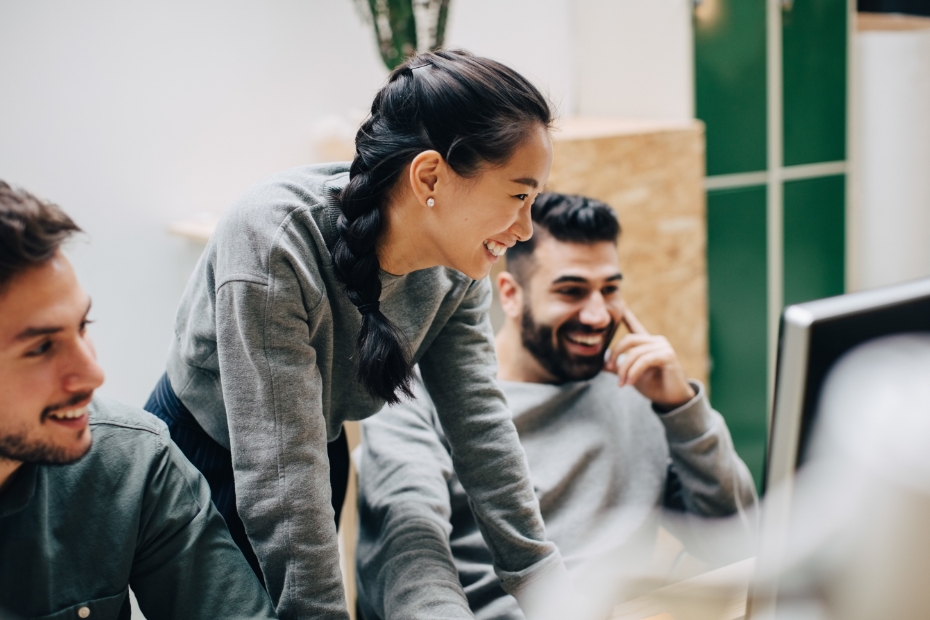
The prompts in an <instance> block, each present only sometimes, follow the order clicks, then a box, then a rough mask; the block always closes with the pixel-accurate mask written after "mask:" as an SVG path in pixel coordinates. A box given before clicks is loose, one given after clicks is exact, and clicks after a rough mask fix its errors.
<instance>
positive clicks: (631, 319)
mask: <svg viewBox="0 0 930 620" xmlns="http://www.w3.org/2000/svg"><path fill="white" fill-rule="evenodd" d="M623 322H624V323H625V324H626V327H627V329H629V330H630V333H633V334H646V335H648V334H649V332H648V331H647V330H646V328H645V327H643V324H642V323H640V322H639V319H637V318H636V315H635V314H633V311H632V310H630V307H629V306H627V307H626V310H625V311H624V313H623Z"/></svg>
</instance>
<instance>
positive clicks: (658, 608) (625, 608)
mask: <svg viewBox="0 0 930 620" xmlns="http://www.w3.org/2000/svg"><path fill="white" fill-rule="evenodd" d="M755 566H756V561H755V559H754V558H750V559H748V560H743V561H742V562H737V563H736V564H731V565H729V566H724V567H723V568H718V569H717V570H713V571H710V572H707V573H704V574H703V575H698V576H697V577H692V578H691V579H686V580H684V581H681V582H678V583H673V584H671V585H668V586H665V587H664V588H659V589H658V590H655V591H653V592H650V593H649V594H646V595H643V596H641V597H639V598H635V599H633V600H631V601H627V602H626V603H622V604H620V605H617V606H616V607H614V611H613V615H611V620H737V619H738V618H742V617H744V616H745V614H746V598H747V595H748V592H749V582H750V581H751V580H752V576H753V574H754V572H755Z"/></svg>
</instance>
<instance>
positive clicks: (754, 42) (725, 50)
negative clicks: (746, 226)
mask: <svg viewBox="0 0 930 620" xmlns="http://www.w3.org/2000/svg"><path fill="white" fill-rule="evenodd" d="M704 6H705V7H706V8H699V9H698V10H697V11H696V12H695V19H694V44H695V74H696V78H695V95H696V106H697V116H698V118H700V119H701V120H702V121H704V122H705V123H706V125H707V174H709V175H712V174H729V173H734V172H754V171H757V170H765V166H766V139H765V132H766V122H765V109H766V105H765V97H766V88H765V84H766V79H765V0H717V1H715V2H712V3H711V2H705V3H704Z"/></svg>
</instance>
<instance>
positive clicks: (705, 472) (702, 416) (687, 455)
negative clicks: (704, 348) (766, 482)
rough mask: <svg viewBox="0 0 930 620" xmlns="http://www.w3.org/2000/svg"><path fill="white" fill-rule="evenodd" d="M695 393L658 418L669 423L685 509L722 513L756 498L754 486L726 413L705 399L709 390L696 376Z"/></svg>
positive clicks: (713, 514)
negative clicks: (727, 421)
mask: <svg viewBox="0 0 930 620" xmlns="http://www.w3.org/2000/svg"><path fill="white" fill-rule="evenodd" d="M691 386H692V387H693V388H694V391H695V392H696V395H695V397H694V398H692V399H691V400H690V401H688V402H687V403H685V404H684V405H682V406H681V407H678V408H677V409H673V410H671V411H669V412H667V413H660V414H659V419H660V420H662V424H663V425H664V426H665V436H666V438H667V439H668V445H669V450H670V452H671V457H672V467H673V468H674V471H675V473H676V474H677V475H678V478H679V480H680V482H681V494H682V500H683V503H684V507H685V509H686V511H687V512H689V513H691V514H697V515H700V516H706V517H723V516H729V515H732V514H735V513H737V512H739V511H742V510H745V509H749V508H751V507H753V506H754V505H755V503H756V488H755V484H754V483H753V480H752V475H751V474H750V473H749V468H747V467H746V464H745V463H743V461H742V459H740V457H739V455H737V454H736V449H735V448H734V447H733V439H732V438H731V437H730V431H729V430H728V429H727V425H726V422H724V420H723V416H722V415H720V414H719V413H718V412H716V411H714V410H713V409H712V408H711V407H710V404H709V403H708V402H707V390H706V389H705V387H704V386H703V385H701V383H699V382H697V381H692V382H691Z"/></svg>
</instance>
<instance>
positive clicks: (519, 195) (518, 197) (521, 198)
mask: <svg viewBox="0 0 930 620" xmlns="http://www.w3.org/2000/svg"><path fill="white" fill-rule="evenodd" d="M527 196H529V194H517V195H516V196H514V198H516V199H517V200H519V201H520V202H523V201H525V200H526V197H527Z"/></svg>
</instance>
